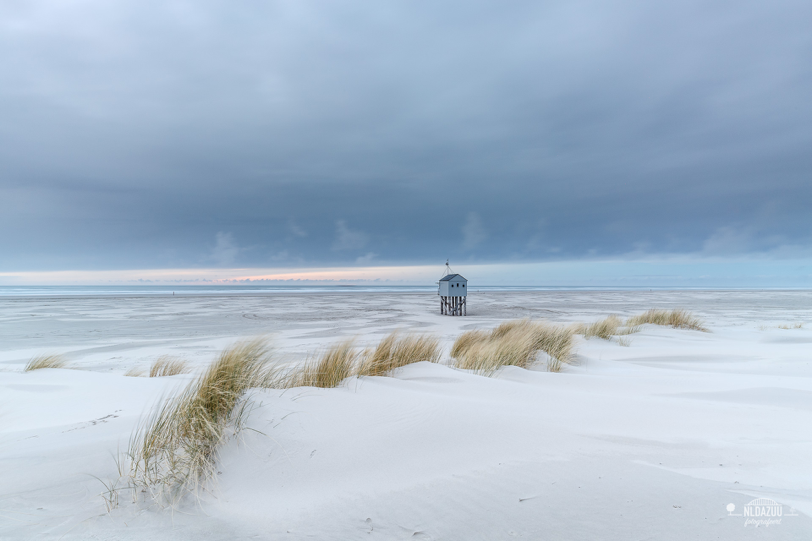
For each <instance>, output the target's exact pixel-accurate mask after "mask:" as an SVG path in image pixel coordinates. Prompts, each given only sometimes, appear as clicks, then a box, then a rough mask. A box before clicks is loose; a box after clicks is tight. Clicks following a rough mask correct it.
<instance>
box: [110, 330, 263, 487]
mask: <svg viewBox="0 0 812 541" xmlns="http://www.w3.org/2000/svg"><path fill="white" fill-rule="evenodd" d="M275 374H276V372H275V369H274V368H273V365H272V364H270V349H269V348H268V346H267V344H266V342H264V341H262V340H255V341H252V342H246V343H241V344H237V345H235V346H233V347H231V348H229V349H227V350H225V351H223V353H221V354H220V357H219V358H218V359H217V360H216V361H215V362H214V363H213V364H212V365H211V366H210V367H209V368H208V370H206V372H205V373H204V374H202V375H201V376H200V377H199V378H197V379H196V380H195V381H193V382H192V383H191V384H190V385H188V386H187V387H186V388H185V389H184V390H183V391H182V392H181V393H180V394H178V395H177V396H175V397H173V398H170V399H168V400H165V401H164V402H163V403H162V404H161V405H160V406H158V407H157V408H156V409H155V410H154V411H153V413H152V415H150V416H149V417H148V418H147V419H146V420H145V421H144V422H142V423H141V425H140V426H139V427H138V428H137V429H136V431H135V432H134V433H133V435H132V436H131V438H130V442H129V446H128V451H127V454H126V456H125V457H124V458H125V462H126V466H125V467H124V468H122V469H123V472H122V473H123V474H124V475H125V476H126V477H128V478H129V485H130V488H132V489H133V494H134V496H137V494H138V493H139V491H144V492H148V493H149V494H151V495H152V497H153V498H154V499H155V501H157V502H160V503H175V502H177V501H178V500H179V499H180V498H181V497H182V496H183V495H184V494H186V493H188V492H196V491H197V490H198V489H199V488H201V487H205V486H206V485H207V484H208V483H209V481H211V479H212V474H213V473H214V468H215V465H216V462H217V451H218V448H219V446H220V445H221V444H222V443H223V442H224V441H225V440H226V439H228V437H229V435H232V434H235V433H236V432H238V431H239V430H240V429H241V428H242V425H243V421H244V417H245V414H246V413H247V409H246V408H247V404H248V402H247V401H246V400H245V394H246V393H247V392H248V390H249V389H251V388H255V387H265V386H268V385H269V384H270V383H273V382H274V381H275V378H276V375H275Z"/></svg>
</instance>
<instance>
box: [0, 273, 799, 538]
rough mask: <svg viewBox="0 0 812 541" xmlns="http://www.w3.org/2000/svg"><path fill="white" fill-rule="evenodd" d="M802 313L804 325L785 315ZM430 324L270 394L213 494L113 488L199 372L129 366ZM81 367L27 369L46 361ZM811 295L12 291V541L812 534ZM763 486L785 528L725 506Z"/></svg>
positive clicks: (5, 334)
mask: <svg viewBox="0 0 812 541" xmlns="http://www.w3.org/2000/svg"><path fill="white" fill-rule="evenodd" d="M654 307H657V308H675V307H680V308H685V309H688V310H691V311H693V312H694V313H695V314H696V315H698V316H700V317H701V318H703V319H704V321H705V323H706V324H707V326H708V328H709V329H710V331H711V332H709V333H702V332H698V331H688V330H676V329H671V328H663V327H656V326H652V325H646V326H644V327H643V328H642V330H641V332H639V333H638V334H634V335H631V336H630V337H629V338H630V345H629V346H627V347H624V346H622V345H620V344H618V343H617V342H616V341H605V340H600V339H591V340H584V339H583V338H582V337H578V338H577V346H576V358H575V362H574V364H573V365H571V366H567V367H565V368H564V370H563V371H562V372H561V373H549V372H546V371H545V369H544V363H539V364H538V365H537V366H535V367H533V369H531V370H523V369H519V368H515V367H510V368H506V369H502V370H500V371H499V372H498V373H497V374H495V376H494V377H490V378H488V377H483V376H478V375H475V374H471V373H468V372H465V371H460V370H455V369H453V368H450V367H448V366H446V365H445V364H444V363H445V362H447V361H448V354H447V351H448V348H449V347H450V345H451V343H452V342H453V340H454V339H455V338H456V337H457V336H458V335H459V334H460V333H462V332H463V331H465V330H469V329H474V328H490V327H493V326H495V325H497V324H498V323H500V322H502V321H505V320H509V319H516V318H521V317H530V318H534V319H544V320H548V321H550V322H553V323H570V322H574V321H585V322H588V321H593V320H595V319H598V318H600V317H605V316H606V315H609V314H618V315H621V316H624V317H625V316H629V315H632V314H635V313H639V312H641V311H643V310H646V309H649V308H654ZM796 323H804V326H803V327H802V328H799V329H797V328H791V329H781V328H779V325H782V324H783V325H792V324H796ZM395 329H402V330H404V331H419V332H428V333H433V334H435V335H436V336H438V337H439V338H440V339H441V340H442V343H443V346H444V348H445V353H444V355H443V361H442V362H441V363H440V364H429V363H419V364H415V365H411V366H408V367H406V368H404V369H402V370H400V371H398V372H397V373H395V374H394V375H393V377H383V378H379V377H369V378H350V379H349V380H347V381H346V382H345V383H344V384H343V385H342V386H341V387H339V388H335V389H314V388H296V389H289V390H287V391H276V390H273V391H262V392H255V393H253V394H252V397H251V400H252V401H253V404H254V409H253V410H252V413H251V415H250V419H249V427H250V428H252V429H253V430H244V431H243V432H242V433H241V434H240V437H239V438H237V439H233V440H231V441H230V442H229V443H228V444H227V445H226V446H225V447H224V448H223V450H222V456H221V459H220V463H219V467H218V472H219V473H218V475H217V481H216V484H215V485H214V486H213V487H212V488H211V490H210V491H207V492H204V493H202V494H201V495H200V496H199V498H198V499H193V498H189V499H187V500H185V501H184V502H183V503H181V504H180V505H178V506H176V507H174V508H161V507H159V506H156V505H150V503H149V500H148V499H147V500H146V501H144V500H143V499H142V501H140V502H139V503H137V504H133V503H132V502H131V499H130V498H129V495H128V494H127V493H122V496H121V500H120V505H119V507H118V508H116V509H114V510H112V511H110V512H107V511H106V509H105V505H104V501H103V499H102V497H101V496H100V493H101V492H102V491H103V490H104V487H103V485H102V482H101V481H105V482H108V481H110V480H112V479H114V478H116V477H117V476H118V475H117V473H116V464H115V461H114V459H113V457H114V455H115V454H116V453H117V450H118V449H119V448H123V447H124V446H126V444H127V441H128V438H129V436H130V434H131V432H132V430H133V428H134V426H135V425H136V423H137V422H138V421H139V419H140V418H142V416H143V415H144V414H145V413H146V412H148V411H150V409H151V408H152V407H153V406H154V405H155V404H156V402H157V401H159V399H160V398H161V397H164V396H168V395H169V394H171V393H173V392H177V391H178V390H179V389H181V388H182V387H183V386H184V385H186V384H187V383H188V382H189V381H190V380H191V379H192V378H193V377H194V375H193V374H190V375H181V376H173V377H164V378H147V377H125V376H124V375H123V374H124V372H125V371H127V370H128V369H130V368H133V367H143V368H144V369H146V368H147V367H148V366H149V364H150V363H151V362H152V361H153V360H155V359H156V358H157V357H159V356H160V355H163V354H169V355H174V356H178V357H183V358H185V359H187V360H188V361H189V362H190V363H191V364H192V365H193V366H195V367H196V369H197V370H198V371H200V370H202V369H203V368H204V367H205V366H206V365H208V363H210V362H211V361H212V360H213V359H214V358H215V357H216V355H217V353H218V352H219V351H220V350H221V349H222V348H224V347H226V346H228V345H229V344H231V343H233V342H235V341H237V340H239V339H241V338H245V337H252V336H257V335H267V336H268V337H269V339H270V340H271V342H272V343H273V344H274V345H275V347H276V351H277V353H276V354H277V356H278V357H279V358H280V359H282V360H284V361H285V362H298V361H300V360H302V359H304V358H305V357H306V356H307V355H308V354H313V353H315V352H317V351H318V350H319V349H320V348H323V347H325V346H327V345H328V344H330V343H332V342H335V341H336V340H339V339H343V338H349V337H353V336H355V337H357V340H358V343H359V345H362V346H366V345H374V344H375V343H377V341H378V340H380V338H382V337H383V336H385V335H386V334H388V333H389V332H391V331H392V330H395ZM43 353H62V354H65V355H66V357H67V359H68V360H69V362H70V365H71V367H72V368H73V369H48V370H37V371H32V372H28V373H23V372H22V368H23V366H24V365H25V363H26V362H27V361H28V359H30V358H31V357H32V356H33V355H37V354H43ZM811 421H812V292H807V291H763V292H760V291H675V292H667V291H653V292H640V291H623V292H560V291H559V292H488V293H477V292H476V289H475V288H474V289H473V290H472V291H471V292H470V294H469V315H468V316H467V317H449V316H441V315H440V314H439V302H438V300H437V298H436V296H432V295H427V294H422V293H413V294H397V293H386V294H376V293H363V294H352V293H348V294H340V293H336V294H322V295H314V294H291V295H286V294H274V295H265V296H255V297H250V296H240V297H229V296H223V297H214V298H212V297H176V298H171V297H154V296H153V297H137V296H131V297H120V298H110V297H81V298H4V299H0V539H117V540H129V539H156V540H164V539H166V540H169V539H172V540H186V539H188V540H220V539H222V540H225V539H336V540H348V539H460V540H469V539H484V540H492V539H513V538H524V539H578V540H581V539H583V540H587V539H589V540H593V539H610V540H615V539H617V540H621V539H622V540H628V539H674V540H682V539H737V540H738V539H812V519H810V517H812V422H811ZM756 498H769V499H772V500H775V501H776V502H778V503H779V504H781V505H782V511H783V516H782V517H781V522H780V524H772V525H770V526H767V527H764V526H762V527H759V528H755V527H753V526H747V527H745V525H744V523H745V517H743V516H730V514H729V512H728V510H727V509H726V506H728V504H730V503H733V504H735V506H736V508H735V511H734V513H736V514H741V512H742V509H743V508H744V506H745V505H746V504H747V503H748V502H750V501H751V500H754V499H756Z"/></svg>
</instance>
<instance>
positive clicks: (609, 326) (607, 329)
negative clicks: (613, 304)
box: [575, 315, 640, 346]
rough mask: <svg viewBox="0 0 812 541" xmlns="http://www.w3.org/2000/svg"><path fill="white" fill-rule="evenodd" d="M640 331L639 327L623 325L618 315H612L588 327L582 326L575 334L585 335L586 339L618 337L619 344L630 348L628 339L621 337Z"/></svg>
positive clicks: (578, 327) (577, 328) (579, 326)
mask: <svg viewBox="0 0 812 541" xmlns="http://www.w3.org/2000/svg"><path fill="white" fill-rule="evenodd" d="M639 331H640V326H639V325H630V324H629V323H628V322H627V323H623V321H622V320H621V319H620V318H619V317H617V316H616V315H610V316H608V317H606V318H604V319H600V320H598V321H595V322H594V323H590V324H588V325H585V324H580V325H578V326H576V328H575V333H576V334H583V335H584V338H586V339H590V338H601V339H603V340H611V339H612V338H613V337H618V338H617V343H618V344H620V345H621V346H628V345H629V344H630V342H629V341H628V339H624V338H620V337H621V336H625V335H629V334H634V333H636V332H639Z"/></svg>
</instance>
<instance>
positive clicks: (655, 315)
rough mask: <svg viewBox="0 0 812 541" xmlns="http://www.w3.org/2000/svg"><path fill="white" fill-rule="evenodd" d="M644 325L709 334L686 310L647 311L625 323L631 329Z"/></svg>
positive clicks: (700, 321)
mask: <svg viewBox="0 0 812 541" xmlns="http://www.w3.org/2000/svg"><path fill="white" fill-rule="evenodd" d="M646 323H650V324H653V325H664V326H668V327H674V328H675V329H691V330H695V331H702V332H710V331H708V329H707V328H705V326H704V325H703V322H702V320H701V319H699V318H698V317H696V316H694V315H693V314H692V313H690V312H688V311H686V310H648V311H646V312H643V313H642V314H638V315H636V316H632V317H630V318H629V319H628V320H627V321H626V325H628V326H631V327H636V326H638V325H644V324H646Z"/></svg>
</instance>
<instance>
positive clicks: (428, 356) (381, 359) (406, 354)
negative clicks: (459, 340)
mask: <svg viewBox="0 0 812 541" xmlns="http://www.w3.org/2000/svg"><path fill="white" fill-rule="evenodd" d="M439 360H440V341H439V340H438V339H437V338H435V337H433V336H429V335H406V336H400V335H399V334H398V333H397V332H393V333H392V334H390V335H389V336H387V337H386V338H384V339H383V340H381V341H380V343H379V344H378V346H377V347H376V348H375V349H374V350H371V351H367V352H365V353H364V354H362V356H361V360H360V363H359V366H358V370H357V372H356V374H357V375H358V376H386V375H390V374H391V373H392V372H393V371H395V370H397V369H398V368H402V367H404V366H406V365H408V364H413V363H419V362H423V361H425V362H430V363H436V362H438V361H439Z"/></svg>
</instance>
